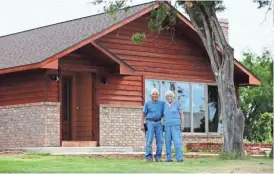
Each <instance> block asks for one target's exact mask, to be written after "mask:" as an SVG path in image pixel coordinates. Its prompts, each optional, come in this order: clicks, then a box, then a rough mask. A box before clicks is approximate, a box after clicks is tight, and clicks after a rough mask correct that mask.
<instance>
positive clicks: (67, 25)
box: [0, 2, 261, 85]
mask: <svg viewBox="0 0 274 174" xmlns="http://www.w3.org/2000/svg"><path fill="white" fill-rule="evenodd" d="M165 4H166V5H167V7H170V8H173V7H172V6H171V5H170V4H169V3H165ZM158 6H159V3H158V2H149V3H145V4H140V5H137V6H132V7H130V8H129V9H128V10H127V11H126V12H125V10H119V11H118V12H117V13H116V20H113V19H112V17H111V16H110V15H109V14H106V13H102V14H98V15H93V16H88V17H84V18H79V19H75V20H70V21H65V22H62V23H58V24H53V25H49V26H45V27H40V28H36V29H32V30H28V31H23V32H19V33H15V34H11V35H7V36H2V37H0V53H1V54H0V74H2V73H8V72H14V71H21V70H27V69H34V68H41V67H44V66H45V65H47V64H48V63H51V62H53V61H55V60H57V59H58V58H60V57H63V56H65V55H67V54H69V53H70V52H72V51H74V50H76V49H78V48H80V47H82V46H84V45H86V44H88V43H92V42H93V41H95V40H96V39H98V38H100V37H102V36H104V35H106V34H108V33H109V32H111V31H113V30H115V29H118V28H119V27H121V26H123V25H125V24H127V23H129V22H131V21H133V20H135V19H136V18H138V17H140V16H142V15H144V14H146V13H148V12H150V11H151V10H152V9H154V8H157V7H158ZM177 16H178V18H179V19H180V20H181V21H183V23H184V24H185V25H186V26H187V27H188V29H189V31H191V35H192V37H193V38H194V40H196V42H198V44H200V45H201V41H200V37H199V36H198V34H197V32H196V30H195V28H194V26H193V25H192V23H191V22H190V21H189V20H188V19H187V18H186V17H185V16H184V15H182V14H181V13H180V12H179V11H178V13H177ZM201 46H203V45H201ZM219 51H220V50H219ZM234 65H235V66H236V67H237V68H239V69H241V70H242V71H243V72H244V73H245V74H246V75H248V77H249V83H248V84H247V85H260V84H261V81H260V80H259V78H257V77H256V76H255V75H254V74H252V73H251V72H250V71H249V70H248V69H246V68H245V67H244V66H243V65H241V64H240V63H239V62H238V61H237V60H236V59H235V60H234ZM129 69H132V70H133V68H130V67H129Z"/></svg>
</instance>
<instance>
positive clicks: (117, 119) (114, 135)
mask: <svg viewBox="0 0 274 174" xmlns="http://www.w3.org/2000/svg"><path fill="white" fill-rule="evenodd" d="M141 114H142V109H141V107H140V106H136V107H134V106H121V105H100V118H99V119H100V128H99V130H100V134H99V135H100V146H118V147H133V148H134V150H137V151H138V150H141V151H143V150H144V143H145V136H144V133H143V132H142V131H141V130H140V115H141Z"/></svg>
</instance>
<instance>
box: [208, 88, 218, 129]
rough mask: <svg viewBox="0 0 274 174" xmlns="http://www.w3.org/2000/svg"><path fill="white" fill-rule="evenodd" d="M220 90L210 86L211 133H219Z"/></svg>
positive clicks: (209, 112) (209, 121) (209, 126)
mask: <svg viewBox="0 0 274 174" xmlns="http://www.w3.org/2000/svg"><path fill="white" fill-rule="evenodd" d="M218 115H219V114H218V88H217V86H208V128H209V129H208V130H209V132H217V131H218V122H219V116H218Z"/></svg>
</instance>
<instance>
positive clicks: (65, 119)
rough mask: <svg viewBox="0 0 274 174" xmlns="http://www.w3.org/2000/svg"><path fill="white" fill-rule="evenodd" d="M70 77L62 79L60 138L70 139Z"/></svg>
mask: <svg viewBox="0 0 274 174" xmlns="http://www.w3.org/2000/svg"><path fill="white" fill-rule="evenodd" d="M71 103H72V77H66V76H65V77H63V79H62V139H63V140H71V120H72V104H71Z"/></svg>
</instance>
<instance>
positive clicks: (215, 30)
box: [186, 1, 245, 153]
mask: <svg viewBox="0 0 274 174" xmlns="http://www.w3.org/2000/svg"><path fill="white" fill-rule="evenodd" d="M191 2H192V5H191V6H189V7H186V11H187V13H188V14H189V17H190V20H191V22H192V24H193V26H194V27H195V29H196V31H197V33H198V35H199V36H200V38H201V41H202V43H203V45H204V46H205V49H206V51H207V53H208V56H209V59H210V64H211V68H212V71H213V74H214V76H215V79H216V83H217V86H218V93H219V97H220V103H221V117H222V119H223V128H224V130H223V133H224V149H223V150H224V152H235V153H242V152H243V133H244V120H245V119H244V116H243V114H242V111H241V110H240V108H238V106H237V98H236V91H235V86H234V50H233V48H231V47H230V46H229V44H228V43H227V41H226V39H225V36H224V33H223V31H222V28H221V26H220V24H219V22H218V19H217V16H216V13H215V12H214V10H213V9H214V8H215V7H209V6H207V5H209V4H212V3H204V2H198V1H191Z"/></svg>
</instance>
